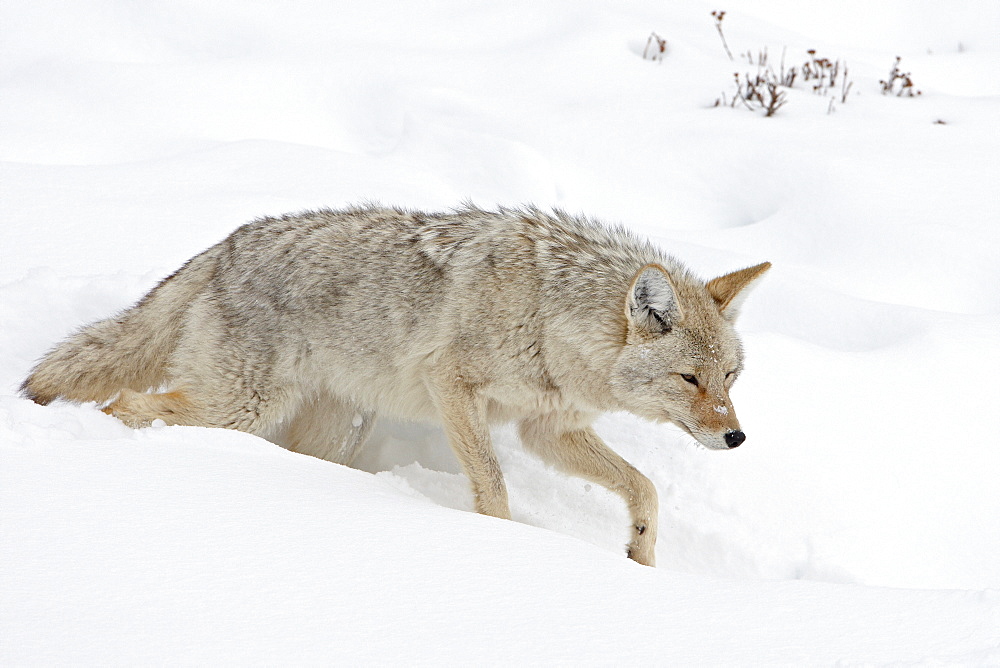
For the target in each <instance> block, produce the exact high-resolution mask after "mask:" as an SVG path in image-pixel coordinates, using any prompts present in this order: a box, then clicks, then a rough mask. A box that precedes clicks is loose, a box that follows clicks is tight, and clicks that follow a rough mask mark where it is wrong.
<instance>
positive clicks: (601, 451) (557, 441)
mask: <svg viewBox="0 0 1000 668" xmlns="http://www.w3.org/2000/svg"><path fill="white" fill-rule="evenodd" d="M557 426H558V422H556V421H554V420H551V419H550V420H545V419H540V420H526V421H524V422H522V423H521V440H522V442H523V443H524V444H525V446H527V447H529V448H531V449H532V450H534V451H535V452H537V453H538V454H539V455H540V456H541V457H542V458H543V459H545V460H547V461H549V462H551V463H553V464H554V465H556V466H557V467H558V468H560V469H561V470H563V471H565V472H566V473H569V474H572V475H578V476H580V477H582V478H586V479H588V480H591V481H593V482H596V483H597V484H599V485H603V486H604V487H607V488H608V489H610V490H612V491H615V492H617V493H619V494H621V495H622V497H623V498H624V499H625V503H627V504H628V509H629V512H630V513H631V515H632V538H631V540H630V541H629V544H628V556H629V558H630V559H633V560H635V561H638V562H639V563H640V564H645V565H646V566H655V565H656V553H655V547H656V528H657V527H656V522H657V517H656V515H657V499H656V487H654V486H653V483H652V482H651V481H650V480H649V478H647V477H646V476H644V475H642V474H641V473H639V471H638V470H636V468H635V467H634V466H632V465H631V464H629V463H628V462H627V461H625V460H624V459H622V458H621V456H619V455H618V453H616V452H615V451H613V450H612V449H611V448H609V447H608V446H607V445H605V443H604V441H602V440H601V438H600V437H599V436H598V435H597V434H596V433H594V430H593V429H591V428H590V427H585V428H578V429H572V430H567V431H560V430H558V429H557Z"/></svg>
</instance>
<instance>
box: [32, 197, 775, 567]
mask: <svg viewBox="0 0 1000 668" xmlns="http://www.w3.org/2000/svg"><path fill="white" fill-rule="evenodd" d="M769 266H770V265H769V264H768V263H766V262H765V263H763V264H759V265H757V266H755V267H750V268H747V269H741V270H739V271H736V272H733V273H731V274H727V275H725V276H721V277H719V278H716V279H714V280H711V281H708V282H707V283H705V282H703V281H701V280H699V279H698V278H696V277H694V276H693V275H691V274H690V273H689V272H688V271H687V270H686V269H684V268H683V267H682V266H681V265H680V263H678V262H677V261H676V260H674V259H673V258H671V257H670V256H668V255H665V254H664V253H662V252H661V251H659V250H657V249H656V248H654V247H653V246H652V245H650V244H649V243H647V242H645V241H641V240H639V239H637V238H636V237H634V236H633V235H631V234H630V233H628V232H626V231H625V230H624V229H622V228H608V227H606V226H603V225H600V224H597V223H593V222H590V221H588V220H586V219H582V218H576V217H571V216H568V215H566V214H564V213H562V212H558V211H557V212H555V213H552V214H549V213H545V212H542V211H539V210H538V209H534V208H528V209H524V210H509V209H501V210H500V211H498V212H490V211H483V210H480V209H476V208H466V209H462V210H459V211H456V212H454V213H445V214H425V213H417V212H410V211H403V210H399V209H386V208H375V207H370V208H354V209H345V210H341V211H329V210H324V211H317V212H307V213H301V214H297V215H292V216H285V217H282V218H264V219H261V220H257V221H254V222H252V223H249V224H247V225H244V226H243V227H241V228H239V229H238V230H236V231H235V232H233V233H232V234H231V235H230V236H229V237H228V238H226V239H225V240H223V241H221V242H220V243H218V244H216V245H215V246H213V247H212V248H209V249H208V250H207V251H205V252H203V253H201V254H200V255H198V256H196V257H194V258H193V259H191V260H190V261H189V262H188V263H187V264H185V265H184V266H183V267H182V268H181V269H180V270H179V271H177V272H176V273H175V274H173V275H172V276H170V277H168V278H166V279H165V280H163V282H161V283H160V284H159V285H158V286H156V288H154V289H153V290H152V291H151V292H150V293H149V294H147V295H146V296H145V297H144V298H143V299H142V300H141V301H140V302H139V303H138V304H136V305H135V306H134V307H132V308H131V309H129V310H127V311H125V312H124V313H122V314H120V315H118V316H115V317H113V318H110V319H108V320H103V321H101V322H98V323H95V324H93V325H90V326H88V327H85V328H84V329H82V330H81V331H79V332H78V333H76V334H75V335H73V336H72V337H70V338H69V339H67V340H66V341H64V342H63V343H61V344H60V345H59V346H57V347H56V348H55V349H54V350H53V351H52V352H51V353H49V354H48V355H47V356H46V357H45V358H44V359H43V360H42V361H41V362H40V363H39V364H38V365H37V366H36V367H35V369H34V371H33V372H32V373H31V375H30V376H29V377H28V379H27V380H26V381H25V382H24V385H23V386H22V391H23V392H24V394H25V395H26V396H28V397H30V398H31V399H33V400H35V401H37V402H39V403H42V404H45V403H48V402H50V401H52V400H53V399H56V398H63V399H68V400H70V401H96V402H99V403H105V402H111V403H110V404H109V405H108V406H107V407H106V408H105V409H104V410H105V411H106V412H108V413H111V414H113V415H115V416H117V417H119V418H120V419H121V420H122V421H124V422H125V423H126V424H129V425H131V426H134V427H142V426H146V425H149V424H150V423H151V422H152V421H153V420H156V419H160V420H163V421H164V422H166V423H167V424H187V425H197V426H205V427H226V428H231V429H240V430H242V431H246V432H250V433H252V434H258V435H260V436H264V437H265V438H269V439H272V440H274V441H275V442H277V443H280V444H282V445H284V446H285V447H287V448H289V449H292V450H295V451H297V452H304V453H307V454H311V455H315V456H317V457H321V458H325V459H329V460H331V461H336V462H341V463H345V464H349V463H350V462H351V461H352V460H353V459H354V457H355V455H356V454H357V452H358V450H359V449H360V448H361V446H362V445H363V444H364V441H365V438H366V437H367V436H368V434H369V432H370V431H371V428H372V425H373V424H374V421H375V419H376V416H377V415H378V414H385V415H393V416H399V417H404V418H413V419H430V420H435V421H438V422H440V423H441V424H442V425H443V426H444V429H445V431H446V433H447V435H448V439H449V442H450V443H451V446H452V448H453V449H454V451H455V454H456V455H457V456H458V459H459V461H460V462H461V464H462V467H463V469H464V471H465V473H466V474H467V475H468V477H469V480H470V481H471V483H472V488H473V491H474V493H475V499H476V508H477V509H478V510H479V511H480V512H482V513H486V514H489V515H494V516H496V517H509V516H510V511H509V509H508V504H507V490H506V487H505V485H504V481H503V475H502V473H501V471H500V468H499V466H498V464H497V460H496V457H495V455H494V453H493V446H492V444H491V441H490V432H489V425H490V423H492V422H495V421H500V420H503V421H507V420H515V421H517V422H518V424H519V432H520V435H521V439H522V440H523V442H524V444H525V445H526V446H527V447H529V448H531V449H532V450H534V451H536V452H537V453H539V454H540V455H541V456H543V457H544V458H546V459H547V460H549V461H551V462H553V463H554V464H556V465H558V466H559V467H560V468H562V469H563V470H565V471H567V472H569V473H572V474H575V475H580V476H583V477H585V478H588V479H590V480H593V481H595V482H597V483H599V484H602V485H606V486H607V487H609V488H610V489H613V490H615V491H617V492H620V493H621V494H622V495H623V496H624V498H625V500H626V502H627V503H628V505H629V508H630V510H631V513H632V517H633V532H632V534H633V535H632V540H631V542H630V543H629V546H628V552H629V556H631V557H632V558H633V559H635V560H636V561H639V562H641V563H644V564H650V565H652V564H653V561H654V544H655V540H656V511H657V504H656V489H655V488H654V486H653V485H652V483H651V482H650V481H649V480H648V479H647V478H645V477H644V476H643V475H642V474H640V473H639V472H638V471H637V470H635V468H633V467H632V466H631V465H630V464H628V463H627V462H626V461H625V460H623V459H622V458H621V457H619V456H618V455H617V454H615V453H614V452H613V451H611V450H610V449H609V448H608V447H607V446H606V445H605V444H604V443H603V442H602V441H601V439H600V438H599V437H598V436H597V434H596V433H595V432H594V431H593V429H592V428H591V423H592V421H593V420H594V418H595V417H596V416H597V415H598V414H600V413H601V412H604V411H615V410H623V411H629V412H631V413H634V414H636V415H639V416H642V417H644V418H648V419H650V420H656V421H667V422H673V423H674V424H677V425H679V426H681V427H682V428H683V429H684V430H686V431H687V432H688V433H689V434H691V435H692V436H693V437H694V438H696V439H697V440H698V441H699V442H700V443H702V444H703V445H705V446H706V447H708V448H713V449H726V448H733V447H736V446H738V445H740V444H741V443H742V442H743V439H744V436H743V432H742V431H741V430H740V425H739V422H738V421H737V419H736V411H735V410H733V406H732V403H731V402H730V400H729V388H730V386H731V385H732V383H733V381H734V380H735V379H736V376H737V375H738V374H739V372H740V370H741V369H742V367H743V354H742V350H741V348H740V343H739V339H738V337H737V335H736V332H735V331H734V329H733V320H734V319H735V317H736V313H737V310H738V308H739V304H740V301H741V300H742V298H743V297H744V296H745V294H746V288H747V286H749V285H750V284H751V283H752V282H754V281H755V280H756V279H757V278H758V277H760V276H761V275H762V274H763V273H764V272H765V271H766V270H767V269H768V267H769Z"/></svg>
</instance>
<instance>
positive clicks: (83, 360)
mask: <svg viewBox="0 0 1000 668" xmlns="http://www.w3.org/2000/svg"><path fill="white" fill-rule="evenodd" d="M210 253H211V251H206V252H205V253H202V254H201V255H199V256H197V257H195V258H194V259H192V260H191V261H189V262H188V263H187V264H186V265H185V266H184V267H183V268H181V269H180V270H179V271H178V272H177V273H175V274H173V275H172V276H170V277H168V278H166V279H164V280H163V281H162V282H161V283H160V284H159V285H157V286H156V287H155V288H154V289H153V290H152V291H151V292H150V293H149V294H147V295H146V296H145V297H143V299H142V301H140V302H139V303H138V304H136V305H135V306H133V307H132V308H130V309H128V310H127V311H124V312H123V313H120V314H119V315H117V316H115V317H113V318H108V319H107V320H101V321H100V322H96V323H94V324H93V325H89V326H87V327H84V328H83V329H81V330H80V331H79V332H77V333H76V334H74V335H73V336H71V337H69V338H68V339H66V340H65V341H63V342H62V343H60V344H59V345H58V346H56V347H55V349H54V350H52V351H51V352H50V353H49V354H48V355H46V356H45V357H44V358H43V359H42V360H41V361H40V362H39V363H38V364H37V365H36V366H35V368H34V369H33V370H32V372H31V375H29V376H28V378H27V379H26V380H25V381H24V383H22V384H21V393H22V394H23V395H24V396H26V397H27V398H29V399H31V400H32V401H34V402H36V403H39V404H48V403H49V402H51V401H52V400H53V399H57V398H62V399H67V400H69V401H96V402H99V403H103V402H105V401H108V400H110V399H112V398H114V397H115V395H117V394H118V393H119V392H120V391H121V390H123V389H129V390H135V391H136V392H144V391H145V390H148V389H150V388H154V387H158V386H159V385H161V384H162V383H163V382H164V380H166V376H167V366H168V363H169V359H170V354H171V352H172V351H173V350H174V348H176V347H177V342H178V340H179V339H180V335H181V328H182V326H183V321H184V318H183V315H184V312H185V310H186V307H187V305H188V304H190V303H191V301H192V300H193V299H194V298H195V297H196V296H197V294H198V292H199V291H200V290H201V289H202V288H203V287H204V285H205V283H207V281H208V280H209V278H210V275H211V272H212V265H214V258H213V257H211V256H210Z"/></svg>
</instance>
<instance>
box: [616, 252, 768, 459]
mask: <svg viewBox="0 0 1000 668" xmlns="http://www.w3.org/2000/svg"><path fill="white" fill-rule="evenodd" d="M770 267H771V264H770V263H769V262H765V263H763V264H759V265H757V266H755V267H749V268H747V269H741V270H739V271H735V272H733V273H731V274H726V275H725V276H720V277H718V278H715V279H713V280H711V281H709V282H708V283H707V284H702V283H701V282H700V281H697V280H693V279H691V278H689V277H686V276H685V277H681V278H677V279H671V277H670V275H669V274H668V273H667V271H666V270H665V269H664V268H663V267H661V266H659V265H647V266H645V267H643V268H642V269H640V270H639V271H638V273H637V274H636V275H635V277H634V278H633V279H632V284H631V285H630V286H629V289H628V292H627V294H626V297H625V320H626V323H627V333H626V344H625V346H624V347H623V348H622V350H621V353H620V355H619V357H618V361H617V362H616V364H615V366H614V370H613V371H612V377H611V386H612V391H613V392H614V394H615V398H616V399H617V401H618V403H619V404H621V407H622V408H623V409H625V410H627V411H629V412H631V413H634V414H636V415H639V416H641V417H644V418H647V419H650V420H655V421H658V422H673V423H674V424H676V425H678V426H680V427H681V428H682V429H684V430H685V431H687V432H688V433H689V434H691V436H693V437H694V438H696V439H697V440H698V442H699V443H701V444H702V445H704V446H705V447H706V448H711V449H713V450H725V449H729V448H735V447H737V446H738V445H740V444H741V443H742V442H743V441H744V439H745V438H746V436H745V435H744V434H743V432H742V431H741V430H740V423H739V421H738V420H737V419H736V411H734V410H733V404H732V402H731V401H730V400H729V388H730V387H732V385H733V382H734V381H735V380H736V377H737V376H738V375H739V373H740V371H741V370H742V368H743V350H742V347H741V346H740V340H739V338H738V337H737V335H736V331H735V330H734V329H733V321H734V320H735V319H736V314H737V311H738V310H739V305H740V303H741V302H742V299H743V297H745V296H746V289H747V287H748V286H749V285H750V284H751V283H753V282H754V281H755V280H756V279H758V278H759V277H760V276H761V275H763V274H764V272H765V271H767V270H768V269H769V268H770Z"/></svg>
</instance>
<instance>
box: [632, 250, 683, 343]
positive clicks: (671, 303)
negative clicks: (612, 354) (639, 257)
mask: <svg viewBox="0 0 1000 668" xmlns="http://www.w3.org/2000/svg"><path fill="white" fill-rule="evenodd" d="M625 316H626V317H627V318H628V341H629V342H630V343H633V342H638V341H642V340H646V339H649V338H651V337H654V336H659V335H661V334H666V333H667V332H669V331H670V330H671V329H673V327H674V325H675V324H677V323H678V322H680V319H681V309H680V306H679V305H678V304H677V293H675V292H674V286H673V285H672V284H671V283H670V277H669V276H667V272H666V270H664V269H663V267H661V266H659V265H655V264H650V265H647V266H645V267H643V268H642V269H640V270H639V273H638V274H636V276H635V278H633V279H632V285H631V286H629V290H628V297H627V299H626V300H625Z"/></svg>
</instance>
